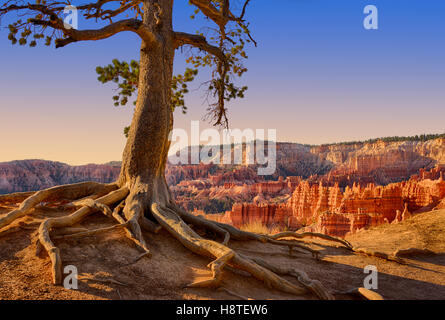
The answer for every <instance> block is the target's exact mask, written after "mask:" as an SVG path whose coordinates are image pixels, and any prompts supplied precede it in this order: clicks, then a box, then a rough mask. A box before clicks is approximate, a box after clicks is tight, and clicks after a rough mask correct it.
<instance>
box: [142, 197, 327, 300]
mask: <svg viewBox="0 0 445 320" xmlns="http://www.w3.org/2000/svg"><path fill="white" fill-rule="evenodd" d="M170 208H174V206H170ZM170 208H168V207H162V206H160V205H158V204H157V203H154V204H153V205H152V208H151V209H152V213H153V216H154V217H155V219H156V220H157V221H158V222H159V224H160V225H161V226H162V227H163V228H164V229H166V230H167V231H168V232H169V233H170V234H171V235H173V236H174V237H175V238H176V239H177V240H178V241H179V242H181V243H182V244H183V245H184V246H185V247H186V248H188V249H189V250H191V251H193V252H194V253H196V254H198V255H201V256H205V257H209V258H213V259H216V260H215V262H214V263H213V264H210V266H211V267H212V271H213V275H214V276H213V278H212V279H210V280H208V281H206V282H200V283H198V285H199V286H200V287H202V286H209V285H210V286H218V285H220V277H221V272H222V269H223V268H224V266H225V265H226V264H228V265H230V266H231V267H234V268H237V269H240V270H243V271H246V272H248V273H250V274H251V275H252V276H253V277H255V278H256V279H258V280H260V281H263V282H265V283H266V285H267V286H268V287H271V288H274V289H277V290H279V291H282V292H285V293H290V294H295V295H302V294H305V293H307V292H308V284H305V285H303V284H301V285H296V284H293V283H291V282H289V281H287V280H286V279H284V278H281V277H280V276H278V275H277V274H276V273H274V272H273V271H271V270H270V269H269V268H267V267H264V266H261V265H260V264H258V263H256V262H255V261H253V260H252V259H249V258H247V257H245V256H243V255H241V254H239V253H236V252H235V251H233V250H232V249H230V248H228V247H227V246H225V245H223V244H221V243H218V242H215V241H211V240H206V239H203V238H202V237H200V236H199V235H198V234H197V233H196V232H195V231H193V230H192V229H191V228H190V227H189V226H188V225H187V224H186V223H185V221H184V220H182V219H181V217H185V218H186V219H187V220H188V221H192V219H190V216H189V215H188V214H185V212H184V211H182V212H176V211H175V210H173V209H170ZM199 221H201V220H199ZM195 222H198V220H195ZM217 226H219V227H222V226H221V225H219V224H217ZM224 229H225V228H224ZM227 229H229V230H230V229H231V228H227ZM227 229H225V230H227ZM229 230H227V231H228V232H229V233H231V232H230V231H229ZM235 230H237V229H235ZM234 233H235V237H241V238H243V239H246V238H245V236H247V237H248V238H252V237H253V238H255V239H256V240H258V239H259V238H261V236H257V235H250V234H249V235H245V234H243V233H242V232H241V233H238V232H234ZM231 235H232V233H231ZM232 236H233V235H232ZM299 276H300V278H301V275H300V274H299ZM304 280H307V279H306V278H304ZM311 290H312V291H313V289H311ZM320 296H322V297H324V298H329V299H331V298H332V295H328V293H326V294H325V295H324V296H323V295H320Z"/></svg>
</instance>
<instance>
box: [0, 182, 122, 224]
mask: <svg viewBox="0 0 445 320" xmlns="http://www.w3.org/2000/svg"><path fill="white" fill-rule="evenodd" d="M116 189H117V186H116V185H115V184H102V183H96V182H83V183H77V184H71V185H65V186H58V187H53V188H50V189H46V190H42V191H38V192H36V193H34V194H32V195H31V196H30V197H28V198H26V199H25V200H24V201H23V202H22V203H21V205H20V206H19V208H18V209H15V210H13V211H11V212H9V213H8V214H6V216H4V217H3V218H1V219H0V229H2V228H4V227H5V226H7V225H9V224H11V223H12V222H13V221H15V220H17V219H19V218H21V217H23V216H25V215H27V214H28V213H29V212H30V211H31V210H32V209H34V208H35V207H36V206H37V205H38V204H40V203H42V202H44V201H51V200H54V199H57V200H60V199H70V200H75V199H79V198H81V197H85V196H88V195H91V194H94V193H97V192H99V191H103V190H107V191H108V192H111V191H113V190H116ZM108 192H107V193H108Z"/></svg>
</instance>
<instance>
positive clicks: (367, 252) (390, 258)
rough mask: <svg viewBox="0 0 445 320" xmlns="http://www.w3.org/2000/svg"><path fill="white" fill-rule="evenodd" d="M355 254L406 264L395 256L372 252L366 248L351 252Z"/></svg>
mask: <svg viewBox="0 0 445 320" xmlns="http://www.w3.org/2000/svg"><path fill="white" fill-rule="evenodd" d="M352 251H353V252H355V253H358V254H363V255H366V256H370V257H376V258H379V259H383V260H387V261H393V262H397V263H399V264H406V261H405V260H404V259H402V258H400V257H398V256H396V255H392V254H387V253H385V252H379V251H373V250H369V249H366V248H354V249H353V250H352Z"/></svg>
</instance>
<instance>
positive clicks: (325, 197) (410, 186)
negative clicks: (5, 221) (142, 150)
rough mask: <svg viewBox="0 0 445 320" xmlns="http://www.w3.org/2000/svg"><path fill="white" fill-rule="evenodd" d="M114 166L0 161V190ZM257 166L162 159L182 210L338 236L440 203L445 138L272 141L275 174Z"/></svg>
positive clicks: (103, 174) (104, 177)
mask: <svg viewBox="0 0 445 320" xmlns="http://www.w3.org/2000/svg"><path fill="white" fill-rule="evenodd" d="M234 148H235V149H236V148H238V147H237V146H235V147H234ZM243 159H244V160H245V159H246V158H245V157H244V156H243ZM119 166H120V163H119V162H115V163H109V164H105V165H86V166H77V167H72V166H69V165H66V164H63V163H58V162H51V161H43V160H24V161H13V162H7V163H0V193H10V192H19V191H30V190H39V189H43V188H48V187H51V186H55V185H60V184H67V183H75V182H81V181H98V182H112V181H114V180H115V179H116V178H117V176H118V174H119ZM257 169H258V166H257V165H248V164H247V163H243V164H242V165H233V166H222V165H216V164H199V165H176V166H174V165H170V164H169V165H167V172H166V179H167V182H168V184H169V185H170V187H171V190H172V194H173V195H174V197H175V198H176V200H177V202H178V203H179V204H180V205H182V206H183V207H184V208H185V209H187V210H189V211H196V212H199V213H201V214H209V213H224V212H226V211H228V212H227V213H226V214H222V215H221V214H220V215H209V217H210V218H212V219H218V221H224V222H226V223H232V224H234V225H236V226H237V227H240V226H242V225H244V224H247V223H249V222H252V221H261V222H262V223H264V224H271V225H274V226H276V225H283V226H285V227H289V228H292V229H296V228H299V227H301V226H307V228H312V229H314V230H317V231H319V232H327V233H329V234H333V235H344V234H346V233H347V232H356V231H357V230H360V229H361V228H364V227H368V226H371V225H378V224H381V223H392V222H393V221H394V219H395V217H396V215H397V211H399V212H400V219H404V217H405V219H407V218H408V217H409V216H410V214H412V213H416V212H419V211H422V210H423V211H428V210H431V209H433V208H434V207H435V206H442V207H444V206H445V204H444V201H443V200H442V201H441V199H443V198H444V190H443V176H444V172H445V139H435V140H430V141H427V142H376V143H358V144H350V145H332V146H318V147H310V146H305V145H301V144H296V143H278V144H277V171H276V173H275V174H274V175H273V176H269V177H263V176H258V175H257ZM406 210H407V211H406ZM398 219H399V218H398Z"/></svg>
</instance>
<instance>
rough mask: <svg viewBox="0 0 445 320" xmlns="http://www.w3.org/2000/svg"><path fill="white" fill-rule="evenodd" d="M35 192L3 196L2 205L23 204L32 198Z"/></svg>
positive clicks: (1, 198)
mask: <svg viewBox="0 0 445 320" xmlns="http://www.w3.org/2000/svg"><path fill="white" fill-rule="evenodd" d="M34 193H35V192H34V191H31V192H17V193H10V194H3V195H0V203H3V204H17V203H21V202H23V201H24V200H26V199H27V198H29V197H30V196H32V195H33V194H34Z"/></svg>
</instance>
